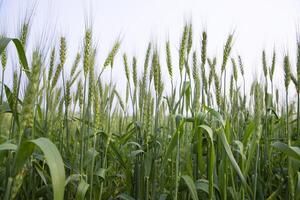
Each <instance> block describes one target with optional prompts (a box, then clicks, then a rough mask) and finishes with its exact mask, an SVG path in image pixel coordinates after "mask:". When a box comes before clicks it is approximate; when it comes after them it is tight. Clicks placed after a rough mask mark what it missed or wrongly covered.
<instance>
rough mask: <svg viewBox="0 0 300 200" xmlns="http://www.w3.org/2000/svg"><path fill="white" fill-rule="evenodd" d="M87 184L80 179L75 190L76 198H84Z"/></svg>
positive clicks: (81, 199) (82, 199) (78, 199)
mask: <svg viewBox="0 0 300 200" xmlns="http://www.w3.org/2000/svg"><path fill="white" fill-rule="evenodd" d="M89 186H90V185H89V184H87V183H86V182H85V181H84V180H83V179H81V181H80V183H79V185H78V188H77V192H76V198H75V199H76V200H84V199H85V195H86V192H87V190H88V189H89Z"/></svg>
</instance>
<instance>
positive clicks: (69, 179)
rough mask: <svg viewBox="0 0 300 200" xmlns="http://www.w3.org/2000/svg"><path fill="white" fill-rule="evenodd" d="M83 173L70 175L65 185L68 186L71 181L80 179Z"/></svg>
mask: <svg viewBox="0 0 300 200" xmlns="http://www.w3.org/2000/svg"><path fill="white" fill-rule="evenodd" d="M80 177H81V175H80V174H72V175H70V176H69V177H68V178H67V179H66V182H65V186H67V185H68V184H69V183H70V182H72V181H79V180H80Z"/></svg>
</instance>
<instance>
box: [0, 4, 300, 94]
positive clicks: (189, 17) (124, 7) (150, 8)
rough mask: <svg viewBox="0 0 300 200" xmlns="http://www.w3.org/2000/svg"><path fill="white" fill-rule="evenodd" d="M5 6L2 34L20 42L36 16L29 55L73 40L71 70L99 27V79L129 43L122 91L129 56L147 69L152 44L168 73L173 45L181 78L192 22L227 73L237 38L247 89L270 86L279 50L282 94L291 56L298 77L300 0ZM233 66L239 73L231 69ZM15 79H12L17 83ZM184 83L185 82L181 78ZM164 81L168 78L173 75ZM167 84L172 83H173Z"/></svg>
mask: <svg viewBox="0 0 300 200" xmlns="http://www.w3.org/2000/svg"><path fill="white" fill-rule="evenodd" d="M0 2H1V3H0V33H1V34H6V35H8V36H10V37H14V36H16V35H17V34H18V32H19V29H20V24H21V22H22V21H23V19H24V17H25V16H29V15H31V14H32V21H31V24H32V28H31V31H30V38H29V46H28V47H27V50H28V52H27V53H28V55H30V51H31V50H32V49H33V48H35V47H37V46H39V47H43V48H44V49H45V51H46V50H48V49H50V48H51V45H53V42H55V41H58V39H59V37H60V36H62V35H63V36H66V37H67V41H68V47H69V48H68V62H67V63H71V62H73V59H74V56H75V53H76V52H77V51H79V50H81V48H82V44H83V42H82V38H83V34H84V30H85V25H86V24H92V27H93V30H94V36H93V37H94V43H95V44H97V46H98V56H97V66H96V70H97V71H98V72H99V71H100V69H101V68H102V64H103V62H104V59H105V57H106V56H107V54H108V52H109V51H110V49H111V47H112V45H113V43H114V41H115V40H116V39H117V38H121V39H122V44H121V49H120V51H119V53H118V56H117V57H116V59H117V60H116V62H115V67H114V72H113V74H114V82H116V83H117V85H118V87H119V89H120V88H122V86H124V84H122V83H123V82H124V81H125V74H124V72H123V71H124V69H123V64H122V54H123V53H124V52H126V53H127V54H128V56H129V57H132V56H133V55H135V56H137V58H138V64H139V65H138V67H139V69H140V70H141V69H142V66H143V65H142V64H143V60H144V54H145V51H146V47H147V44H148V42H149V41H152V42H154V43H156V44H157V45H158V48H159V51H160V53H161V54H162V55H163V56H162V59H161V60H162V66H163V72H164V73H166V72H167V69H166V62H165V57H164V55H165V49H164V45H165V41H166V40H167V39H168V38H169V39H170V42H171V48H172V57H173V66H174V68H175V72H177V74H178V59H177V58H178V50H177V49H178V48H179V40H180V37H181V32H182V29H183V25H184V23H185V22H187V21H188V22H189V21H192V22H193V26H194V47H195V48H197V49H198V55H200V38H201V37H200V35H201V31H202V30H203V29H205V30H207V32H208V56H209V57H212V56H218V64H219V65H218V67H219V68H220V63H221V57H220V55H221V53H222V50H223V45H224V43H225V41H226V38H227V36H228V34H229V33H231V32H233V31H234V48H233V51H232V54H231V56H232V57H237V55H241V56H242V58H243V60H244V63H245V72H246V80H247V83H248V84H247V88H249V84H250V83H252V80H253V79H254V78H256V79H258V80H263V79H262V74H261V73H262V70H261V68H262V65H261V52H262V50H263V49H266V51H267V57H268V63H269V64H270V63H271V56H272V51H273V48H275V49H276V52H277V55H278V59H277V66H276V71H275V76H276V79H275V80H276V83H275V84H276V85H277V86H278V87H280V86H281V84H282V83H283V76H282V56H283V54H284V53H285V52H289V54H290V55H291V57H292V58H293V60H292V63H293V70H294V71H295V70H296V68H295V56H294V55H295V54H296V51H295V46H296V32H297V30H298V24H299V13H300V12H299V11H300V1H297V0H151V1H150V0H108V1H103V0H100V1H96V0H94V1H87V0H48V1H46V0H43V1H37V0H36V1H33V0H26V1H24V0H2V1H1V0H0ZM49 41H51V42H49ZM45 44H46V45H45ZM11 55H13V53H11ZM16 62H17V61H15V60H11V61H10V63H9V64H10V65H11V67H8V70H11V69H14V68H17V66H16V64H17V63H16ZM69 66H70V65H69ZM227 67H228V68H230V69H231V63H230V62H228V65H227ZM259 68H260V69H259ZM258 69H259V70H258ZM11 74H12V73H11ZM279 74H280V75H279ZM106 75H107V74H106ZM11 77H12V75H11ZM11 77H8V78H6V80H7V79H8V81H9V80H10V79H11ZM176 77H177V78H178V75H177V76H176ZM164 79H165V80H167V79H168V77H167V74H165V76H164ZM175 79H176V78H175ZM10 81H11V80H10ZM165 82H166V84H167V82H168V81H165ZM177 82H178V81H177ZM167 87H168V85H167ZM123 90H124V88H123Z"/></svg>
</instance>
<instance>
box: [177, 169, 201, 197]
mask: <svg viewBox="0 0 300 200" xmlns="http://www.w3.org/2000/svg"><path fill="white" fill-rule="evenodd" d="M181 178H182V179H183V180H184V182H185V184H186V185H187V186H188V188H189V190H190V193H191V196H192V199H193V200H198V199H199V198H198V194H197V190H196V185H195V183H194V181H193V179H192V178H191V177H190V176H188V175H183V176H181Z"/></svg>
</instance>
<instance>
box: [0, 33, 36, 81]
mask: <svg viewBox="0 0 300 200" xmlns="http://www.w3.org/2000/svg"><path fill="white" fill-rule="evenodd" d="M11 41H12V42H13V43H14V45H15V47H16V50H17V52H18V56H19V60H20V62H21V63H22V66H23V68H24V69H25V73H26V75H27V77H29V73H30V71H29V68H28V62H27V58H26V55H25V51H24V48H23V46H22V43H21V41H20V40H19V39H17V38H7V37H1V38H0V54H1V53H2V52H3V51H4V50H5V49H6V47H7V45H8V44H9V43H10V42H11Z"/></svg>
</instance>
